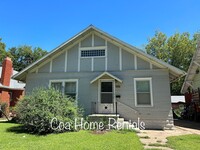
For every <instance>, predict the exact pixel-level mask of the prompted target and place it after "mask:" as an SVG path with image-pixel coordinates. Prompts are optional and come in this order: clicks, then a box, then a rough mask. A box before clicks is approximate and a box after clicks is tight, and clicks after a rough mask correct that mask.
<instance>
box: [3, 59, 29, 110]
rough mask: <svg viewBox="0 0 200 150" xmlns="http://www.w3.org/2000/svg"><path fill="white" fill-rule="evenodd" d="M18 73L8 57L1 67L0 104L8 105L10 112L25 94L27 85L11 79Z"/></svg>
mask: <svg viewBox="0 0 200 150" xmlns="http://www.w3.org/2000/svg"><path fill="white" fill-rule="evenodd" d="M17 73H18V72H17V71H15V70H13V67H12V60H11V58H9V57H6V58H5V59H4V61H3V63H2V66H1V67H0V103H6V104H7V106H8V110H9V107H10V106H15V104H16V102H17V101H18V99H19V98H20V97H21V96H22V95H23V93H24V87H25V84H24V83H22V82H18V81H17V80H14V79H11V76H12V75H15V74H17Z"/></svg>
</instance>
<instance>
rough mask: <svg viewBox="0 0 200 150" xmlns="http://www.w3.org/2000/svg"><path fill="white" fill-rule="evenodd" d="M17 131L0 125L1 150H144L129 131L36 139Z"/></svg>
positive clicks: (71, 133)
mask: <svg viewBox="0 0 200 150" xmlns="http://www.w3.org/2000/svg"><path fill="white" fill-rule="evenodd" d="M19 127H20V126H19V125H18V124H14V123H3V122H0V149H3V150H38V149H41V150H51V149H52V150H54V149H56V150H61V149H70V150H73V149H75V150H76V149H78V150H79V149H80V150H90V149H92V150H104V149H111V150H112V149H116V150H121V149H129V150H131V149H135V150H141V149H143V146H142V144H141V142H140V141H139V138H138V136H137V135H136V133H134V132H130V131H110V132H106V133H104V134H93V133H91V131H79V132H68V133H61V134H49V135H46V136H38V135H31V134H27V133H23V132H21V130H19ZM17 129H18V130H17Z"/></svg>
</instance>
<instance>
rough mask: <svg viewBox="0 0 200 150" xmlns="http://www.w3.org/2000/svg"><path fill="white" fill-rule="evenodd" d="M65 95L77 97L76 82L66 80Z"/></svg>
mask: <svg viewBox="0 0 200 150" xmlns="http://www.w3.org/2000/svg"><path fill="white" fill-rule="evenodd" d="M64 94H65V95H67V96H70V97H72V98H74V99H75V98H76V82H65V93H64Z"/></svg>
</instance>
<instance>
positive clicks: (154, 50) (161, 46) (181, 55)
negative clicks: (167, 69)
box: [145, 31, 199, 95]
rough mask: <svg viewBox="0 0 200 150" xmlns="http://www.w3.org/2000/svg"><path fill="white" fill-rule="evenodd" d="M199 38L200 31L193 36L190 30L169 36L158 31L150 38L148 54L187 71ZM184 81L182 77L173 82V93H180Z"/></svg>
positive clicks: (147, 46) (147, 48) (147, 47)
mask: <svg viewBox="0 0 200 150" xmlns="http://www.w3.org/2000/svg"><path fill="white" fill-rule="evenodd" d="M198 39H199V33H195V34H194V35H193V36H192V37H190V34H189V33H188V32H184V33H182V34H181V33H175V34H174V35H172V36H170V37H167V35H166V34H164V33H162V32H158V31H156V32H155V35H154V37H152V38H150V39H149V40H148V44H147V45H146V47H145V49H146V51H147V53H148V54H150V55H152V56H155V57H157V58H158V59H161V60H163V61H165V62H167V63H169V64H171V65H173V66H175V67H177V68H179V69H182V70H184V71H186V72H187V70H188V67H189V65H190V62H191V59H192V56H193V54H194V51H195V50H196V45H197V41H198ZM183 81H184V78H181V79H179V80H178V81H177V82H174V83H172V84H171V94H172V95H179V94H180V90H181V86H182V84H183Z"/></svg>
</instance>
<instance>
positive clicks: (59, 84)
mask: <svg viewBox="0 0 200 150" xmlns="http://www.w3.org/2000/svg"><path fill="white" fill-rule="evenodd" d="M51 87H52V88H54V89H56V90H58V91H59V92H62V82H52V83H51Z"/></svg>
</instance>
